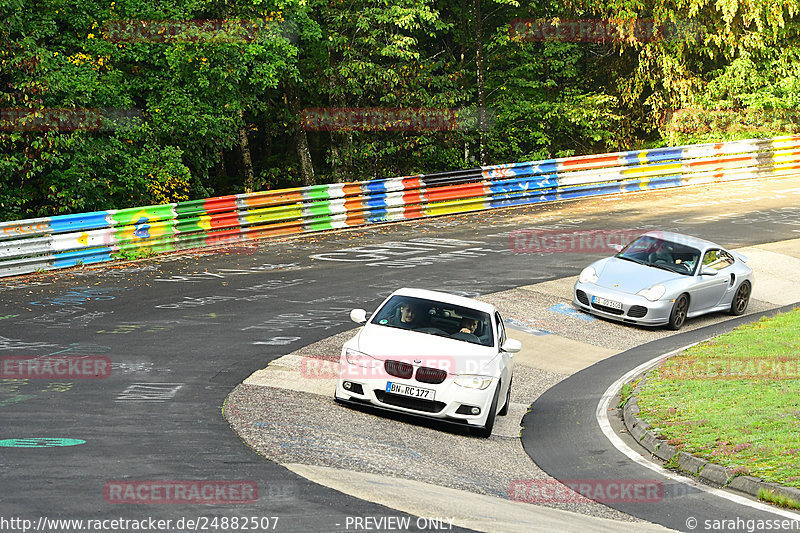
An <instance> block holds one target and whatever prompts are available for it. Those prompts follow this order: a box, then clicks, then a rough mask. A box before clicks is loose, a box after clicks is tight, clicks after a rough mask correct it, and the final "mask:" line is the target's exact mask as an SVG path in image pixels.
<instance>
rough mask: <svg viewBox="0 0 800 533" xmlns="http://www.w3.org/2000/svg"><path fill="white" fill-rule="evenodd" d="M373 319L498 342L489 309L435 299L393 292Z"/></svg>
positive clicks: (384, 323) (480, 341)
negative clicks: (478, 308)
mask: <svg viewBox="0 0 800 533" xmlns="http://www.w3.org/2000/svg"><path fill="white" fill-rule="evenodd" d="M370 323H372V324H378V325H381V326H387V327H392V328H400V329H409V330H413V331H416V332H419V333H428V334H430V335H438V336H440V337H447V338H450V339H457V340H460V341H464V342H471V343H473V344H480V345H482V346H494V334H493V333H492V322H491V318H490V317H489V315H488V314H487V313H484V312H483V311H477V310H475V309H470V308H468V307H460V306H457V305H453V304H447V303H443V302H436V301H433V300H425V299H422V298H413V297H410V296H393V297H392V298H391V299H390V300H389V301H388V302H387V303H386V305H384V306H383V307H382V308H381V309H380V310H379V311H378V312H377V313H375V316H373V317H372V319H370Z"/></svg>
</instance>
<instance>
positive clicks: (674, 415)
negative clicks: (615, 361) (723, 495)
mask: <svg viewBox="0 0 800 533" xmlns="http://www.w3.org/2000/svg"><path fill="white" fill-rule="evenodd" d="M637 393H638V397H639V398H638V403H639V409H640V413H639V417H640V418H642V419H644V420H647V421H648V422H649V423H650V424H651V426H652V428H653V431H654V432H655V433H656V434H658V435H659V436H660V437H661V438H664V439H666V440H667V442H668V443H669V444H671V445H673V446H676V447H677V448H678V449H679V450H681V451H684V452H687V453H691V454H693V455H697V456H699V457H703V458H704V459H707V460H708V461H710V462H712V463H715V464H718V465H721V466H725V467H728V468H731V469H733V471H734V473H735V474H743V475H753V476H756V477H760V478H762V479H764V480H765V481H769V482H775V483H781V484H783V485H787V486H793V487H800V309H796V310H794V311H792V312H789V313H784V314H780V315H777V316H775V317H773V318H768V319H762V320H760V321H758V322H755V323H753V324H748V325H745V326H741V327H739V328H736V329H735V330H733V331H731V332H730V333H727V334H725V335H722V336H720V337H717V338H715V339H712V340H710V341H707V342H705V343H702V344H699V345H697V346H694V347H692V348H690V349H688V350H686V351H685V352H683V353H680V354H678V355H676V356H674V357H672V358H670V359H669V360H667V361H666V362H665V363H664V364H663V365H661V366H660V367H659V368H657V369H655V370H653V371H652V372H650V373H649V374H648V376H647V380H646V381H645V383H644V384H643V385H642V386H640V387H638V389H637Z"/></svg>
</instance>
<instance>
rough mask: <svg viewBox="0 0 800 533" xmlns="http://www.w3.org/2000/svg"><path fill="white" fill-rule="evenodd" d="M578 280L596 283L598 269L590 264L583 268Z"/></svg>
mask: <svg viewBox="0 0 800 533" xmlns="http://www.w3.org/2000/svg"><path fill="white" fill-rule="evenodd" d="M578 281H580V282H581V283H594V282H595V281H597V271H596V270H595V269H594V267H592V266H588V267H586V268H584V269H583V270H581V275H580V276H578Z"/></svg>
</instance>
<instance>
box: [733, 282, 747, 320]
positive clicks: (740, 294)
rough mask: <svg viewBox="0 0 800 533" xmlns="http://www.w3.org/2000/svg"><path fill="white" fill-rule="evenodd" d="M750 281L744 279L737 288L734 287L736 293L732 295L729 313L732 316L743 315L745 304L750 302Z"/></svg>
mask: <svg viewBox="0 0 800 533" xmlns="http://www.w3.org/2000/svg"><path fill="white" fill-rule="evenodd" d="M751 292H752V291H751V290H750V282H749V281H746V280H745V281H744V282H742V284H741V285H739V288H738V289H736V294H735V295H734V296H733V301H732V302H731V310H730V314H732V315H734V316H739V315H743V314H744V312H745V311H746V310H747V304H749V303H750V293H751Z"/></svg>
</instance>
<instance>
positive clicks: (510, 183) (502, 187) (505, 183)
mask: <svg viewBox="0 0 800 533" xmlns="http://www.w3.org/2000/svg"><path fill="white" fill-rule="evenodd" d="M556 186H558V175H556V174H549V175H542V176H536V177H529V178H518V179H510V180H493V181H492V182H490V183H489V185H488V188H489V191H490V192H491V193H492V194H498V193H504V192H517V191H534V190H536V189H549V188H552V187H556Z"/></svg>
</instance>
